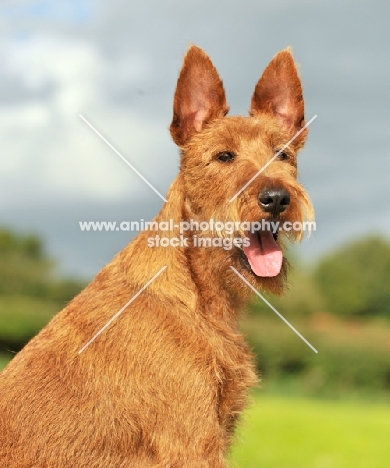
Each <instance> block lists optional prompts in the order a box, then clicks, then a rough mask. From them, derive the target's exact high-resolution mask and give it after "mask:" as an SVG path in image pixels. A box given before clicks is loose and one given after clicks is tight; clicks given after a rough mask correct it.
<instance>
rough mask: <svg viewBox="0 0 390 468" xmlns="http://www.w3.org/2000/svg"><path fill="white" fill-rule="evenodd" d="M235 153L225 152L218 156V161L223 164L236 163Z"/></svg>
mask: <svg viewBox="0 0 390 468" xmlns="http://www.w3.org/2000/svg"><path fill="white" fill-rule="evenodd" d="M234 158H235V156H234V153H230V152H229V151H223V152H222V153H218V154H217V159H218V161H221V162H223V163H227V162H232V161H234Z"/></svg>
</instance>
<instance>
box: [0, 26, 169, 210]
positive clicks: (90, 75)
mask: <svg viewBox="0 0 390 468" xmlns="http://www.w3.org/2000/svg"><path fill="white" fill-rule="evenodd" d="M2 55H3V63H5V66H6V71H7V72H8V73H9V74H10V75H11V76H14V77H18V79H19V81H20V82H21V83H23V86H24V87H25V88H26V90H27V91H26V92H27V93H28V92H29V91H30V92H34V91H39V89H41V88H43V87H45V86H46V85H47V84H48V83H50V84H51V85H52V87H54V92H52V93H51V95H50V96H48V97H47V98H46V99H42V98H41V99H40V100H37V99H33V100H31V99H25V100H24V101H22V102H21V103H19V104H18V105H15V104H13V103H12V104H10V105H8V106H3V107H2V109H1V111H0V128H1V129H2V135H3V138H2V153H3V154H5V155H7V157H5V158H1V159H0V185H1V186H2V187H3V190H4V188H5V189H6V192H7V198H8V203H9V204H11V205H12V204H13V203H14V204H16V205H17V204H20V202H24V201H25V200H26V194H28V196H29V201H30V202H33V200H34V199H36V200H37V202H42V199H45V200H50V201H51V202H53V201H54V200H55V199H56V198H58V199H61V198H62V199H63V198H66V199H78V198H80V197H81V198H84V199H85V198H98V199H102V198H104V199H105V200H107V199H108V200H109V199H110V198H111V199H115V198H120V197H123V196H124V195H125V194H130V193H135V191H136V190H137V189H139V186H140V185H142V184H143V183H142V182H140V181H139V180H138V179H137V180H135V178H136V176H135V175H134V174H131V173H130V172H131V170H130V168H128V167H127V166H126V165H125V164H124V163H123V162H122V161H119V158H118V156H116V155H115V153H113V152H112V150H110V149H109V148H108V147H106V146H105V145H104V143H103V142H102V141H101V140H100V139H99V137H98V136H97V135H95V134H94V133H93V132H92V130H91V129H90V128H89V127H87V126H86V124H85V123H84V122H82V121H81V119H80V118H79V117H78V115H79V114H80V113H81V114H84V115H85V117H86V118H88V119H90V120H91V122H92V123H93V124H94V125H96V126H97V127H98V128H99V130H100V131H101V132H102V134H103V135H104V136H105V137H106V138H107V139H108V140H109V141H111V142H112V143H113V144H114V146H115V144H116V143H117V144H119V145H120V146H121V147H122V148H121V151H123V152H124V154H123V155H124V156H125V157H127V158H129V160H130V161H131V162H132V164H134V165H135V166H136V167H137V168H138V169H139V170H140V172H142V170H143V168H144V169H145V167H146V166H149V164H148V163H150V162H151V160H153V159H154V167H156V164H155V163H156V160H157V159H158V151H157V149H158V150H159V151H160V150H161V148H162V147H164V145H167V144H168V141H169V140H168V136H167V133H166V130H165V128H164V127H162V126H161V127H160V126H159V125H157V124H153V121H151V122H146V121H142V120H140V119H139V118H137V117H136V116H135V115H134V114H132V113H131V112H129V111H128V110H126V112H125V111H124V110H123V109H120V110H119V109H116V108H115V107H113V106H112V105H109V104H107V102H106V100H105V97H104V80H101V79H100V77H102V76H106V75H107V73H115V75H116V79H117V80H122V81H124V80H126V81H127V83H128V86H131V82H132V80H137V79H139V76H140V75H142V74H143V73H145V72H146V70H147V66H146V64H145V63H144V62H142V58H140V57H138V58H136V59H135V60H134V61H132V62H131V64H130V65H127V64H125V63H123V62H122V63H120V66H119V67H118V68H117V67H115V69H114V70H111V71H110V70H107V68H106V67H107V63H106V62H105V60H104V58H103V57H101V56H100V54H99V51H98V50H97V49H96V48H95V46H94V45H93V44H92V43H90V42H87V41H85V40H83V39H78V40H69V39H67V40H66V41H64V40H61V39H60V38H56V37H54V36H52V35H51V36H48V35H36V36H33V37H32V38H31V40H29V41H28V43H26V42H23V43H20V42H18V41H12V40H9V41H8V44H7V46H6V47H3V48H2ZM123 77H124V78H123ZM118 129H121V133H120V134H118V131H117V130H118ZM113 140H116V142H114V141H113ZM118 149H119V148H118ZM162 172H163V174H164V171H162ZM159 174H160V175H161V171H159Z"/></svg>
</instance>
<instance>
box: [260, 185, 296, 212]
mask: <svg viewBox="0 0 390 468" xmlns="http://www.w3.org/2000/svg"><path fill="white" fill-rule="evenodd" d="M258 200H259V205H260V206H261V207H262V208H263V210H264V211H266V212H267V213H272V214H274V215H277V214H279V213H282V212H283V211H284V210H285V209H286V208H287V207H288V205H289V204H290V194H289V193H288V192H287V191H286V190H284V189H281V188H276V189H265V190H263V191H262V192H260V193H259V195H258Z"/></svg>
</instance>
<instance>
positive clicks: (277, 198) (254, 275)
mask: <svg viewBox="0 0 390 468" xmlns="http://www.w3.org/2000/svg"><path fill="white" fill-rule="evenodd" d="M228 110H229V108H228V105H227V102H226V97H225V91H224V88H223V84H222V81H221V79H220V77H219V76H218V73H217V71H216V69H215V67H214V66H213V64H212V62H211V60H210V59H209V57H208V56H207V55H206V54H205V53H204V52H203V50H202V49H200V48H198V47H196V46H191V47H190V49H189V50H188V52H187V54H186V56H185V58H184V63H183V67H182V70H181V72H180V76H179V79H178V83H177V88H176V93H175V97H174V105H173V120H172V123H171V126H170V132H171V135H172V138H173V140H174V141H175V143H176V144H177V145H178V146H179V148H180V150H181V169H182V171H181V174H180V176H181V177H182V181H183V182H182V183H183V189H184V194H185V199H186V202H185V207H186V212H185V216H186V217H191V218H192V219H196V220H205V221H210V220H213V221H218V222H222V223H225V225H226V223H233V225H234V229H233V230H230V231H229V232H227V230H226V229H223V228H222V229H220V227H221V224H220V225H219V228H217V229H215V228H214V229H213V228H212V229H210V230H209V231H212V232H206V233H203V235H207V236H209V235H218V236H220V237H222V238H226V237H233V238H235V239H237V238H238V239H240V241H235V248H234V249H233V253H231V254H230V256H229V259H230V261H232V262H235V264H236V266H237V267H238V266H239V267H240V269H241V271H242V272H243V273H244V274H245V275H247V277H248V279H251V280H253V281H255V282H256V279H259V280H260V279H261V281H260V282H261V284H262V285H264V284H265V283H269V288H268V289H272V290H274V292H278V290H279V289H280V288H281V284H282V279H283V277H284V276H285V270H286V262H285V261H284V256H283V253H282V249H281V240H282V239H283V237H289V238H290V239H293V240H298V239H300V238H301V237H302V233H303V230H304V227H305V225H304V222H305V220H306V219H309V220H310V219H311V218H312V214H313V210H312V206H311V204H310V201H309V198H308V196H307V194H306V192H305V190H304V189H303V188H302V186H301V185H300V184H299V183H298V182H297V152H298V151H299V150H300V149H301V148H302V147H303V145H304V142H305V139H306V136H307V128H306V127H305V120H304V101H303V96H302V87H301V82H300V79H299V76H298V73H297V68H296V65H295V63H294V60H293V57H292V53H291V50H290V49H285V50H282V51H281V52H279V53H278V54H277V55H276V56H275V57H274V58H273V59H272V60H271V62H270V63H269V65H268V66H267V68H266V69H265V71H264V73H263V75H262V76H261V78H260V79H259V81H258V82H257V85H256V87H255V90H254V93H253V96H252V100H251V106H250V110H249V117H240V116H233V117H229V116H227V113H228ZM267 223H268V224H267ZM229 226H232V224H229ZM233 266H235V265H233ZM271 278H272V279H271Z"/></svg>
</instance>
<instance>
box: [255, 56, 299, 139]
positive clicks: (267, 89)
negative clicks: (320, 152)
mask: <svg viewBox="0 0 390 468" xmlns="http://www.w3.org/2000/svg"><path fill="white" fill-rule="evenodd" d="M249 113H250V115H252V116H253V115H260V114H269V115H272V116H273V117H276V118H277V120H278V121H279V123H280V125H281V126H282V127H283V128H284V129H285V130H287V132H288V133H289V134H290V136H291V138H292V137H293V136H294V135H295V134H296V133H297V132H298V131H299V130H300V129H301V128H302V127H303V126H304V125H305V120H304V119H305V117H304V101H303V95H302V85H301V80H300V79H299V76H298V71H297V67H296V65H295V62H294V59H293V56H292V53H291V49H290V48H288V49H284V50H282V51H280V52H279V53H278V54H276V55H275V57H274V58H273V59H272V60H271V62H270V63H269V65H268V67H267V68H266V69H265V70H264V73H263V75H262V76H261V78H260V79H259V81H258V83H257V85H256V88H255V92H254V93H253V96H252V102H251V108H250V111H249ZM306 135H307V129H305V130H304V131H303V132H302V133H301V134H300V135H299V136H298V137H297V138H296V139H295V140H294V142H293V143H292V144H293V146H295V147H297V148H300V147H301V146H302V145H303V144H304V142H305V139H306Z"/></svg>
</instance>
